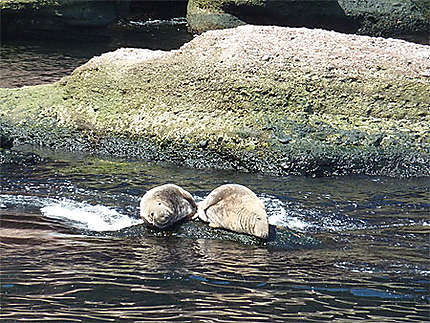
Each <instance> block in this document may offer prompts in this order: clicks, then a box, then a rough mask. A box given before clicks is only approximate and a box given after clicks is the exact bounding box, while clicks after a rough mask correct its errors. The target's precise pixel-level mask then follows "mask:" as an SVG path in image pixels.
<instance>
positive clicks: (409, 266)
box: [0, 155, 430, 322]
mask: <svg viewBox="0 0 430 323" xmlns="http://www.w3.org/2000/svg"><path fill="white" fill-rule="evenodd" d="M56 159H57V161H56V162H50V163H47V164H44V165H40V166H37V167H30V168H19V167H9V166H8V167H6V166H3V167H2V168H1V170H0V183H1V186H0V214H1V228H0V239H1V249H2V252H1V256H0V257H1V277H2V278H1V283H2V287H1V316H0V319H1V320H2V321H26V322H27V321H31V320H36V321H41V320H55V321H62V322H72V321H73V322H75V321H120V320H124V321H170V320H175V321H181V322H189V321H206V322H214V321H216V322H218V321H219V322H231V321H252V322H264V321H267V322H283V321H288V320H290V321H297V320H304V321H307V322H309V321H327V320H332V319H337V320H356V319H357V320H358V319H363V320H366V321H373V322H402V321H404V322H422V321H425V320H428V319H429V305H428V304H429V301H430V293H429V285H430V271H429V266H428V265H429V244H428V242H429V233H430V219H429V210H430V202H429V187H430V186H429V181H428V180H427V179H419V178H418V179H417V178H415V179H392V178H382V177H359V176H355V177H333V178H304V177H268V176H262V175H255V174H245V173H237V172H229V171H211V170H193V169H184V168H178V167H174V166H170V165H160V164H153V163H147V162H138V161H123V160H119V161H115V160H106V159H102V158H95V157H85V156H58V155H57V156H56ZM167 182H170V183H176V184H179V185H181V186H183V187H184V188H185V189H187V190H188V191H190V192H191V193H192V194H193V195H194V196H195V198H196V199H197V200H201V199H202V198H204V197H205V196H206V195H207V194H208V193H209V192H210V191H211V190H212V189H213V188H215V187H217V186H218V185H221V184H224V183H228V182H235V183H240V184H244V185H247V186H248V187H250V188H252V189H253V190H254V191H255V192H256V193H257V195H258V196H259V197H260V198H262V199H263V201H264V202H265V205H266V208H267V210H268V214H269V222H270V223H271V224H276V225H278V230H279V231H282V227H285V228H288V230H291V231H292V232H294V234H298V235H307V236H312V237H314V238H316V239H318V240H319V241H323V244H321V245H319V246H316V247H315V246H309V247H307V246H301V247H297V248H293V249H291V248H289V249H283V248H272V247H270V246H269V245H266V244H259V245H247V244H243V243H240V242H234V241H229V240H223V239H216V238H214V239H212V238H200V239H194V238H190V237H187V236H183V235H182V236H180V235H175V231H173V232H168V233H166V234H150V233H148V231H145V230H146V228H145V226H144V225H143V224H142V223H141V220H140V219H139V218H138V213H139V210H138V203H139V198H140V196H141V195H142V194H144V192H145V191H146V190H148V189H149V188H151V187H153V186H155V185H159V184H163V183H167ZM184 225H187V224H184ZM176 230H179V229H176Z"/></svg>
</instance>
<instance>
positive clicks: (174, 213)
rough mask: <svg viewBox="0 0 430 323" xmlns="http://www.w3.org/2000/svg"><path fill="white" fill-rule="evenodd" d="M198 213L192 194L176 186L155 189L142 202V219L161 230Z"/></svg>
mask: <svg viewBox="0 0 430 323" xmlns="http://www.w3.org/2000/svg"><path fill="white" fill-rule="evenodd" d="M196 211H197V205H196V202H195V201H194V198H193V197H192V196H191V194H190V193H188V192H187V191H186V190H184V189H183V188H181V187H179V186H177V185H174V184H165V185H161V186H157V187H154V188H152V189H150V190H149V191H148V192H146V193H145V195H143V197H142V199H141V200H140V217H141V218H142V219H143V220H144V221H145V222H146V223H147V224H149V225H151V226H154V227H156V228H159V229H165V228H167V227H169V226H172V225H173V224H175V223H177V222H178V221H180V220H182V219H185V218H191V217H192V216H193V215H194V214H195V213H196Z"/></svg>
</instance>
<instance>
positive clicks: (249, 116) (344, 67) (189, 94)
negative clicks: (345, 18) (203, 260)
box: [0, 26, 430, 176]
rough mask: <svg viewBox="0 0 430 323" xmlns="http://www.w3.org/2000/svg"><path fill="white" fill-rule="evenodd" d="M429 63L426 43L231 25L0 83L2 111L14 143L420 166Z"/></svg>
mask: <svg viewBox="0 0 430 323" xmlns="http://www.w3.org/2000/svg"><path fill="white" fill-rule="evenodd" d="M339 48H341V49H342V50H339ZM399 53H408V55H399ZM426 55H427V56H426ZM429 62H430V60H429V59H428V48H427V47H426V46H423V45H416V44H411V43H407V42H404V41H399V40H384V39H381V38H370V37H365V36H355V35H343V34H339V33H335V32H327V31H322V30H306V29H294V28H282V27H261V26H260V27H258V26H242V27H238V28H235V29H227V30H219V31H211V32H208V33H205V34H203V35H201V36H199V37H196V38H195V39H194V40H193V41H191V42H190V43H188V44H186V45H184V46H183V47H182V48H180V49H179V50H175V51H170V52H162V51H149V50H143V49H122V50H118V51H116V52H113V53H107V54H104V55H102V56H100V57H96V58H93V59H92V60H90V61H89V62H88V63H87V64H85V65H83V66H81V67H79V68H77V69H76V70H75V71H74V72H73V73H72V75H70V76H68V77H66V78H64V79H63V80H61V81H60V82H58V83H55V84H52V85H46V86H35V87H24V88H21V89H1V90H0V105H1V110H0V116H1V118H2V120H3V122H4V123H5V124H6V126H7V127H9V128H10V129H11V130H10V131H12V132H14V133H15V137H16V140H17V143H23V142H32V143H36V144H41V145H44V146H47V147H51V148H55V149H70V150H84V151H92V152H99V153H107V154H111V155H116V156H122V157H140V158H144V159H150V160H161V161H170V162H173V163H176V164H180V165H185V166H191V167H215V168H227V169H237V170H244V171H252V172H263V173H269V174H275V175H287V174H301V175H331V174H347V173H364V174H381V175H392V176H423V175H428V174H429V173H430V166H429V165H430V162H429V161H430V158H429V155H430V128H429V124H430V111H429V102H430V79H429V75H428V73H429V72H428V71H430V63H429Z"/></svg>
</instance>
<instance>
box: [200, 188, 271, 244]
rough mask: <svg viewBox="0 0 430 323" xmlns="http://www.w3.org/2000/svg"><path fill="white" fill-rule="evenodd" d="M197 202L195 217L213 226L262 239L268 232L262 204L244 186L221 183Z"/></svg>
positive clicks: (265, 237)
mask: <svg viewBox="0 0 430 323" xmlns="http://www.w3.org/2000/svg"><path fill="white" fill-rule="evenodd" d="M197 205H198V208H197V213H196V216H195V217H198V218H199V219H201V220H202V221H205V222H209V226H210V227H212V228H224V229H228V230H231V231H235V232H240V233H246V234H250V235H254V236H256V237H259V238H263V239H267V237H268V235H269V223H268V221H267V214H266V210H265V208H264V203H263V202H262V201H261V200H260V199H259V198H258V197H257V195H255V194H254V192H252V191H251V190H250V189H249V188H247V187H245V186H242V185H238V184H226V185H222V186H220V187H218V188H216V189H215V190H213V191H212V192H211V193H210V194H209V195H208V196H207V197H206V198H205V199H204V200H203V201H202V202H199V203H198V204H197Z"/></svg>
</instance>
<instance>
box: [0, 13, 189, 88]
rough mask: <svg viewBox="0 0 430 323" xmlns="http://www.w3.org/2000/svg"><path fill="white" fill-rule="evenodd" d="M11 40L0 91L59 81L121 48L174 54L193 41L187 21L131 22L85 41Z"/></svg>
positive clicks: (5, 48)
mask: <svg viewBox="0 0 430 323" xmlns="http://www.w3.org/2000/svg"><path fill="white" fill-rule="evenodd" d="M47 38H48V39H46V40H40V39H39V40H28V39H26V40H18V39H15V40H13V39H7V40H3V41H2V42H1V47H0V87H8V88H14V87H21V86H25V85H37V84H45V83H52V82H55V81H58V80H59V79H61V78H62V77H63V76H66V75H69V74H70V73H71V72H72V71H73V70H74V69H75V68H76V67H78V66H80V65H82V64H84V63H86V62H87V61H88V60H89V59H90V58H92V57H94V56H98V55H101V54H103V53H106V52H109V51H114V50H116V49H118V48H121V47H137V48H148V49H152V50H157V49H159V50H171V49H176V48H179V47H180V46H181V45H183V44H184V43H186V42H188V41H190V40H191V39H192V35H191V34H189V33H188V32H187V27H186V20H185V18H173V19H171V20H152V21H128V22H122V23H121V24H119V25H117V26H114V27H113V28H112V30H109V31H106V33H105V34H104V35H101V36H99V37H93V38H92V39H90V40H88V39H85V37H83V38H84V40H83V41H70V40H68V41H59V40H58V39H55V40H51V38H49V36H47Z"/></svg>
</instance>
